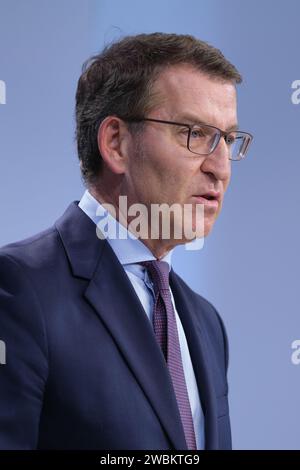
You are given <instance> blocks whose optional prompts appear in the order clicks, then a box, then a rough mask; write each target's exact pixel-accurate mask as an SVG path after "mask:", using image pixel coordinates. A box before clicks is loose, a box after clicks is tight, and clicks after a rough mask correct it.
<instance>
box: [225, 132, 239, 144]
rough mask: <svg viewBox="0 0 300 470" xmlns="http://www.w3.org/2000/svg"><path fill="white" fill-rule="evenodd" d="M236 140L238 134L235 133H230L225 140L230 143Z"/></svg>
mask: <svg viewBox="0 0 300 470" xmlns="http://www.w3.org/2000/svg"><path fill="white" fill-rule="evenodd" d="M235 141H236V135H235V134H229V135H227V136H226V137H225V142H226V144H228V145H232V144H234V142H235Z"/></svg>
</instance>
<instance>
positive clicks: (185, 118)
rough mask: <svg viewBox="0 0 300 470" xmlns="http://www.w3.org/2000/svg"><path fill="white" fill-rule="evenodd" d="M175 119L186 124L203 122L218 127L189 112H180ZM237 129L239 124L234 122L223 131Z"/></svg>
mask: <svg viewBox="0 0 300 470" xmlns="http://www.w3.org/2000/svg"><path fill="white" fill-rule="evenodd" d="M176 121H178V122H182V123H186V124H192V125H193V124H205V125H208V126H213V127H218V126H214V125H213V124H210V123H208V122H205V121H202V120H201V119H199V118H196V117H194V116H193V115H191V114H190V115H189V114H183V115H182V114H181V115H179V116H178V119H177V117H176ZM238 129H239V125H238V124H237V123H234V124H232V126H229V127H227V129H225V132H230V131H237V130H238Z"/></svg>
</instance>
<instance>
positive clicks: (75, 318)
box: [0, 33, 251, 450]
mask: <svg viewBox="0 0 300 470" xmlns="http://www.w3.org/2000/svg"><path fill="white" fill-rule="evenodd" d="M240 81H241V77H240V75H239V73H238V72H237V70H236V69H235V67H234V66H233V65H231V64H230V63H229V62H228V61H227V60H226V59H225V58H224V57H223V55H222V54H221V52H220V51H219V50H217V49H215V48H213V47H212V46H209V45H208V44H206V43H204V42H202V41H199V40H197V39H195V38H193V37H191V36H185V35H175V34H161V33H155V34H149V35H146V34H142V35H138V36H133V37H127V38H124V39H122V40H120V41H119V42H117V43H115V44H113V45H111V46H110V47H107V48H106V49H105V50H104V51H103V52H102V53H101V54H99V55H97V56H95V57H93V58H92V59H91V60H90V61H89V62H88V63H87V64H86V65H85V67H84V70H83V73H82V76H81V77H80V80H79V83H78V89H77V95H76V120H77V143H78V153H79V159H80V166H81V171H82V175H83V179H84V182H85V184H86V187H87V191H86V192H85V194H84V195H83V197H82V199H81V201H80V203H79V204H78V201H75V202H73V203H72V204H71V205H70V206H69V207H68V208H67V210H66V212H65V213H64V214H63V216H62V217H61V218H60V219H59V220H58V221H56V223H55V224H54V225H53V227H51V228H49V229H48V230H46V231H44V232H42V233H40V234H38V235H36V236H34V237H32V238H30V239H27V240H24V241H21V242H18V243H14V244H11V245H8V246H6V247H4V248H2V249H1V251H0V258H1V260H0V334H1V340H2V341H4V342H5V345H6V364H5V365H2V366H1V369H0V394H1V395H0V447H1V448H2V449H106V450H113V449H181V450H182V449H204V448H205V449H230V448H231V436H230V423H229V415H228V401H227V390H228V387H227V379H226V372H227V366H228V348H227V340H226V334H225V330H224V326H223V324H222V321H221V319H220V317H219V315H218V313H217V312H216V310H215V308H214V307H213V306H212V305H211V304H210V303H209V302H208V301H207V300H205V299H204V298H203V297H201V296H200V295H197V294H196V293H195V292H193V291H192V290H191V289H190V288H189V287H188V286H187V285H186V284H185V283H184V281H183V280H182V279H181V278H180V277H179V276H178V275H177V274H176V273H175V272H174V271H173V269H172V268H171V253H172V250H173V249H174V247H175V246H176V245H178V244H182V243H187V242H190V241H191V238H189V237H188V236H187V235H186V232H185V231H184V230H183V231H182V235H181V237H180V238H178V237H177V238H176V236H175V235H176V234H175V232H176V230H177V229H178V228H180V227H179V226H180V225H181V228H184V227H183V226H184V225H188V223H189V224H190V226H191V228H192V230H193V231H194V233H196V235H194V238H195V237H198V238H199V236H201V234H202V236H207V235H208V233H209V232H210V231H211V229H212V226H213V224H214V222H215V220H216V218H217V216H218V214H219V213H220V210H221V207H222V202H223V197H224V193H225V191H226V189H227V187H228V184H229V180H230V165H231V160H232V159H241V158H243V157H244V156H245V153H246V150H247V148H248V146H249V143H250V141H251V136H250V134H247V133H243V132H238V131H237V114H236V89H235V85H236V84H237V83H239V82H240ZM120 197H126V204H127V206H126V207H127V208H128V211H125V210H124V205H123V203H122V204H121V202H120V201H121V199H120ZM136 204H139V207H142V208H145V209H146V210H145V211H143V210H142V212H143V216H142V217H141V218H140V219H139V222H140V225H143V227H144V229H143V230H142V232H143V233H142V234H141V233H140V232H141V231H139V228H138V227H137V226H136V225H134V223H133V222H134V217H133V215H134V211H133V210H132V208H136V206H135V205H136ZM156 204H165V205H166V206H167V207H171V206H172V205H173V204H177V209H178V208H179V209H182V208H184V207H185V205H186V206H188V205H189V206H190V207H191V208H192V210H191V212H189V217H188V218H187V219H186V220H187V222H181V220H182V219H181V218H180V215H181V211H180V210H177V211H176V210H175V211H174V212H172V214H171V216H170V218H169V222H170V232H169V236H168V237H165V236H163V233H162V223H161V222H158V223H157V219H156V223H157V224H156V225H157V226H156V227H155V230H154V232H153V233H154V235H153V234H152V235H153V236H149V233H150V234H151V228H152V225H154V223H155V220H153V219H152V218H151V217H150V213H151V209H152V207H153V206H154V205H156ZM198 206H199V207H200V208H202V209H203V211H202V214H203V215H204V218H202V219H201V220H200V221H199V219H198V218H197V207H198ZM130 208H131V209H130ZM114 210H115V212H114ZM103 220H105V224H103V223H102V225H101V221H102V222H103ZM131 223H132V225H131V227H130V224H131ZM108 225H110V227H112V226H114V228H116V229H118V230H117V231H116V232H118V234H119V236H115V233H114V230H111V231H110V232H109V230H108V232H109V233H108V232H107V233H105V232H106V228H107V226H108ZM99 227H100V228H99ZM145 227H146V229H145ZM176 233H177V232H176ZM124 235H130V236H127V237H126V236H124ZM138 235H141V236H138ZM169 282H170V285H169Z"/></svg>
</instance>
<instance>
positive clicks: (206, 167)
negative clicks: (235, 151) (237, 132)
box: [201, 137, 231, 181]
mask: <svg viewBox="0 0 300 470" xmlns="http://www.w3.org/2000/svg"><path fill="white" fill-rule="evenodd" d="M229 156H230V154H229V148H228V146H227V144H226V142H225V140H224V138H223V137H221V139H220V141H219V143H218V145H217V147H216V148H215V150H214V151H213V152H212V153H211V154H210V155H207V156H206V157H205V158H204V160H203V162H202V165H201V169H202V171H203V172H205V173H212V174H213V175H214V176H215V178H216V179H217V180H223V181H226V180H227V179H228V178H229V177H230V172H231V161H230V160H229Z"/></svg>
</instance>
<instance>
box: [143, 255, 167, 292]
mask: <svg viewBox="0 0 300 470" xmlns="http://www.w3.org/2000/svg"><path fill="white" fill-rule="evenodd" d="M141 264H142V265H143V266H145V268H146V269H147V270H148V273H149V275H150V277H151V279H152V282H153V284H154V289H155V290H156V291H159V292H160V291H162V290H169V265H168V263H167V262H166V261H158V260H155V261H143V262H142V263H141Z"/></svg>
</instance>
